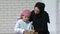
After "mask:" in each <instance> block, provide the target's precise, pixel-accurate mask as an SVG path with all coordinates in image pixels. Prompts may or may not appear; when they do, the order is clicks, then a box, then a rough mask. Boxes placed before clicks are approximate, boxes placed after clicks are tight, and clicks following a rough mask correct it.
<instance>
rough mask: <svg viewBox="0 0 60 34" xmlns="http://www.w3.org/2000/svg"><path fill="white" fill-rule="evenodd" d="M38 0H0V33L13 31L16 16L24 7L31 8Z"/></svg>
mask: <svg viewBox="0 0 60 34" xmlns="http://www.w3.org/2000/svg"><path fill="white" fill-rule="evenodd" d="M38 1H40V0H0V34H2V33H14V31H13V28H14V25H15V22H16V19H17V17H18V16H19V14H20V13H21V12H22V10H24V9H30V10H33V8H34V4H35V3H36V2H38Z"/></svg>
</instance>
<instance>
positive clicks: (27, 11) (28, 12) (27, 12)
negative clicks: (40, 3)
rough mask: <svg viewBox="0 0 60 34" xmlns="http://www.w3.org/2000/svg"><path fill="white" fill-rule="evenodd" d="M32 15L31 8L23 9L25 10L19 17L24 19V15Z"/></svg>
mask: <svg viewBox="0 0 60 34" xmlns="http://www.w3.org/2000/svg"><path fill="white" fill-rule="evenodd" d="M30 15H31V11H30V10H28V9H26V10H23V12H22V13H21V15H20V16H19V18H18V19H22V16H28V17H30Z"/></svg>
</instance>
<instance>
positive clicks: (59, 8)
mask: <svg viewBox="0 0 60 34" xmlns="http://www.w3.org/2000/svg"><path fill="white" fill-rule="evenodd" d="M57 1H58V2H57V4H58V5H57V34H60V0H57Z"/></svg>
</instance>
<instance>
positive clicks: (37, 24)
mask: <svg viewBox="0 0 60 34" xmlns="http://www.w3.org/2000/svg"><path fill="white" fill-rule="evenodd" d="M44 8H45V4H44V3H42V2H37V3H36V5H35V6H34V10H33V11H32V12H31V17H30V21H33V26H34V29H35V31H36V32H38V33H39V34H49V31H48V26H47V23H50V21H49V15H48V13H47V12H46V11H45V10H44Z"/></svg>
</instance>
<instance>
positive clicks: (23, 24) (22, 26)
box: [14, 10, 34, 34]
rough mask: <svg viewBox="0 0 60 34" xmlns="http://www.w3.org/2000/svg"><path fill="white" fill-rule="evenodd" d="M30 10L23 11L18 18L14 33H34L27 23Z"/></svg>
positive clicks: (30, 25) (30, 23) (29, 23)
mask: <svg viewBox="0 0 60 34" xmlns="http://www.w3.org/2000/svg"><path fill="white" fill-rule="evenodd" d="M30 14H31V12H30V10H24V11H23V12H22V14H21V16H20V19H19V20H18V21H17V23H16V25H15V28H14V31H15V32H18V33H19V34H24V33H25V32H29V33H30V32H34V30H33V27H32V22H29V18H30Z"/></svg>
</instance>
